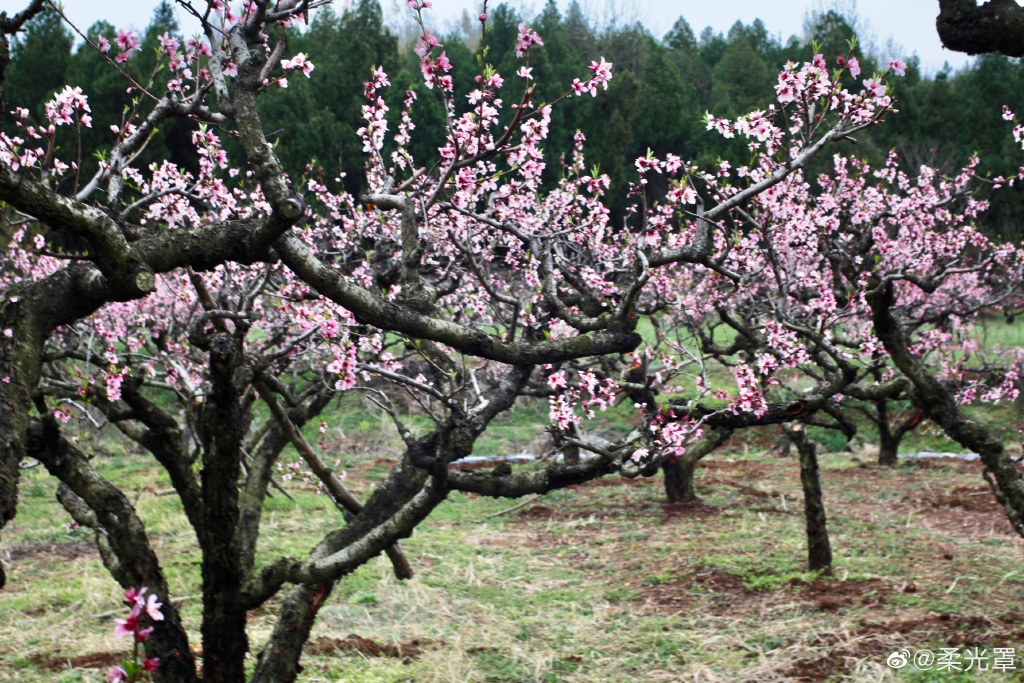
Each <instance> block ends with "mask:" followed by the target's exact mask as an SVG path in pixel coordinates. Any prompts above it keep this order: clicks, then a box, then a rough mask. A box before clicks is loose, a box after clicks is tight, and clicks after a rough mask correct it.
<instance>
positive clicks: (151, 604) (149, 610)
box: [145, 593, 164, 621]
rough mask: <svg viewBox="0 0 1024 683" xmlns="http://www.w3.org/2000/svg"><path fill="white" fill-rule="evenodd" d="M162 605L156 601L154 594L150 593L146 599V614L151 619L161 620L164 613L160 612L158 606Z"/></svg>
mask: <svg viewBox="0 0 1024 683" xmlns="http://www.w3.org/2000/svg"><path fill="white" fill-rule="evenodd" d="M163 606H164V605H163V603H162V602H157V597H156V595H154V594H153V593H150V594H149V598H148V599H147V600H146V608H145V611H146V615H147V616H148V617H149V618H150V619H152V620H153V621H163V620H164V615H163V613H161V612H160V608H161V607H163Z"/></svg>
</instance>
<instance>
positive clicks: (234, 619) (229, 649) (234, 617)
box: [200, 332, 249, 683]
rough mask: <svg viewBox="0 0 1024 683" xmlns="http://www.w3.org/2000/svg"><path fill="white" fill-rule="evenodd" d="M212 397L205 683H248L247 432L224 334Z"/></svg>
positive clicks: (235, 352)
mask: <svg viewBox="0 0 1024 683" xmlns="http://www.w3.org/2000/svg"><path fill="white" fill-rule="evenodd" d="M210 347H211V350H210V375H211V378H212V384H213V392H212V393H211V395H209V396H208V397H207V398H206V403H205V405H204V406H203V411H202V418H201V421H200V425H201V435H200V436H201V438H202V441H203V469H202V472H201V475H200V480H201V484H202V492H203V501H204V503H205V507H204V513H205V514H204V516H205V519H204V520H203V529H202V533H201V534H200V544H201V545H202V550H203V562H202V574H203V623H202V627H201V632H202V635H203V681H204V683H245V655H246V653H247V652H248V651H249V641H248V637H247V636H246V632H245V622H246V611H245V609H244V608H243V607H242V606H241V600H240V597H241V596H240V593H241V588H242V581H243V580H244V578H245V577H244V572H243V571H242V553H241V548H240V547H239V542H238V536H237V533H236V531H237V527H238V519H239V516H240V513H239V501H238V498H239V491H238V480H239V477H240V476H241V474H242V453H241V444H242V439H243V437H244V435H245V432H246V429H247V427H248V419H247V416H246V414H245V409H244V407H243V406H242V401H241V400H240V399H241V396H240V391H239V387H240V386H244V385H242V375H243V374H244V373H243V372H242V367H241V366H242V362H243V361H242V355H243V354H242V350H241V344H240V343H239V342H238V340H237V339H235V338H233V337H232V336H231V335H229V334H227V333H225V332H222V333H220V334H217V335H215V336H214V337H213V339H212V340H211V342H210Z"/></svg>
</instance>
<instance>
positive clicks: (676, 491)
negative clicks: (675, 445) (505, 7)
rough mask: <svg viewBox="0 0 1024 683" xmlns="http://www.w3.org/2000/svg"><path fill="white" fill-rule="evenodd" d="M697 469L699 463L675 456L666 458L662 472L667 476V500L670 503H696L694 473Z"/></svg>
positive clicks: (662, 465) (662, 464)
mask: <svg viewBox="0 0 1024 683" xmlns="http://www.w3.org/2000/svg"><path fill="white" fill-rule="evenodd" d="M696 469H697V461H696V460H693V459H690V458H687V457H686V456H685V455H684V456H683V457H681V458H677V457H674V456H671V457H668V458H665V460H664V461H663V462H662V463H661V471H662V472H663V473H664V475H665V498H666V499H667V500H668V502H669V503H696V502H697V501H698V500H699V498H697V489H696V487H695V486H694V485H693V473H694V472H695V471H696Z"/></svg>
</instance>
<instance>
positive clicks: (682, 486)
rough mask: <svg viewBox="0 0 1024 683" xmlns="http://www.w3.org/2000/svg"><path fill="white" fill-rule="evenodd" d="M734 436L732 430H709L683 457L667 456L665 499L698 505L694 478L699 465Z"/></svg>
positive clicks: (664, 467) (662, 467)
mask: <svg viewBox="0 0 1024 683" xmlns="http://www.w3.org/2000/svg"><path fill="white" fill-rule="evenodd" d="M730 436H732V430H731V429H709V430H708V431H707V433H705V434H704V436H703V437H701V438H700V439H699V440H698V441H697V442H695V443H693V444H691V445H690V447H689V448H687V449H686V452H685V453H683V454H682V455H678V456H677V455H670V456H667V457H666V458H665V459H664V460H663V461H662V463H661V471H662V473H664V475H665V498H666V499H667V500H668V502H669V503H696V502H697V501H699V500H700V498H699V497H698V496H697V487H696V486H694V483H693V476H694V473H695V472H696V471H697V463H698V462H700V461H701V460H703V459H704V456H706V455H708V454H709V453H711V452H712V451H714V450H715V449H716V448H718V447H719V446H721V445H722V444H723V443H725V442H726V441H727V440H728V439H729V437H730Z"/></svg>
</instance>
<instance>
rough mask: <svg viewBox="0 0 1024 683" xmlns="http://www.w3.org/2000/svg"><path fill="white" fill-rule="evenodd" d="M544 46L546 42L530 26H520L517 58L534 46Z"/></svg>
mask: <svg viewBox="0 0 1024 683" xmlns="http://www.w3.org/2000/svg"><path fill="white" fill-rule="evenodd" d="M543 44H544V41H542V40H541V39H540V36H539V35H537V33H536V32H534V31H533V30H532V29H531V28H530V27H529V26H527V25H526V24H519V40H518V42H517V43H516V57H522V56H523V55H524V54H526V53H527V51H529V49H530V47H532V46H533V45H543ZM602 61H603V60H602Z"/></svg>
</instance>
